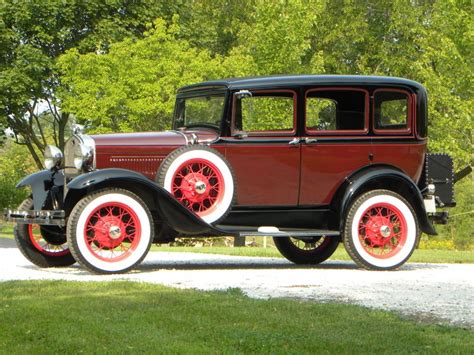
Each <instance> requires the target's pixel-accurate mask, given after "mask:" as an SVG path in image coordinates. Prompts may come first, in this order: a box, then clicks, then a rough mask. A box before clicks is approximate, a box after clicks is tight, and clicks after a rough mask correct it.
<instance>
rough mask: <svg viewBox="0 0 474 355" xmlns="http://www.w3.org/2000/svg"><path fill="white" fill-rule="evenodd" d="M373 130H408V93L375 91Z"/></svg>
mask: <svg viewBox="0 0 474 355" xmlns="http://www.w3.org/2000/svg"><path fill="white" fill-rule="evenodd" d="M374 107H375V110H374V123H375V130H382V131H383V130H405V131H406V130H409V125H408V124H409V120H408V119H409V115H408V114H409V112H408V111H409V110H408V107H409V102H408V95H407V94H405V93H403V92H398V91H376V92H375V95H374Z"/></svg>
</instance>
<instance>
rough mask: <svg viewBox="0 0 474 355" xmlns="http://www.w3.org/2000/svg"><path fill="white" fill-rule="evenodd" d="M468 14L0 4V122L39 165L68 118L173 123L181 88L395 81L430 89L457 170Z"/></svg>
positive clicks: (456, 1) (462, 144)
mask: <svg viewBox="0 0 474 355" xmlns="http://www.w3.org/2000/svg"><path fill="white" fill-rule="evenodd" d="M472 13H473V5H472V2H471V1H470V0H446V1H421V0H377V1H373V0H361V1H343V0H337V1H329V0H276V1H265V0H240V1H232V0H200V1H185V0H177V1H176V0H175V1H171V0H164V1H159V2H158V1H153V0H138V1H130V0H110V1H106V2H104V1H100V0H90V1H81V0H45V1H30V0H28V1H16V0H1V1H0V128H1V129H2V131H3V128H5V127H11V128H12V129H13V130H14V132H15V133H16V134H17V141H18V142H19V143H21V144H25V145H26V147H27V149H28V151H29V153H30V154H31V155H32V157H33V158H34V161H35V162H36V165H38V166H41V159H40V158H41V157H40V154H39V153H38V152H39V151H40V150H41V149H42V148H43V147H44V146H45V145H46V144H47V143H54V144H56V145H58V146H60V147H62V146H63V144H64V139H65V130H66V127H67V125H68V124H69V123H70V121H71V118H74V120H76V121H77V122H79V123H86V124H88V125H89V126H91V127H92V129H93V130H95V131H96V132H109V131H132V130H133V131H135V130H161V129H166V128H169V124H170V122H171V112H172V110H173V105H174V95H175V92H176V89H177V88H178V87H180V86H182V85H186V84H192V83H194V82H199V81H202V80H207V79H216V78H221V77H231V76H246V75H249V76H252V75H269V74H300V73H308V74H326V73H327V74H363V75H388V76H400V77H405V78H409V79H412V80H416V81H418V82H420V83H422V84H423V85H424V86H425V87H426V88H427V89H428V95H429V137H430V141H429V147H430V150H431V151H432V152H441V153H449V154H451V155H452V156H453V157H454V159H455V163H456V167H457V168H459V167H462V166H464V165H466V164H468V163H469V162H471V160H472V147H473V142H472V137H473V135H472V129H473V122H472V114H473V111H472V107H473V92H472V91H473V89H472V87H473V85H472V84H473V70H472V68H473V64H474V63H473V56H472V53H473V49H474V48H473V43H474V41H473V37H474V26H473V21H472ZM1 140H2V136H1V135H0V141H1ZM10 148H11V147H10ZM10 148H9V149H10ZM471 184H472V181H471ZM468 190H469V189H468ZM466 191H467V190H466ZM470 191H472V189H471V190H470ZM462 193H463V191H461V192H459V191H458V195H459V196H461V195H462ZM462 196H464V195H462ZM460 199H461V200H462V201H471V200H472V198H471V199H469V198H464V197H460ZM465 205H466V206H467V205H469V203H466V204H463V206H465ZM463 208H464V207H463ZM466 208H468V207H466ZM463 228H464V227H463ZM464 229H465V228H464Z"/></svg>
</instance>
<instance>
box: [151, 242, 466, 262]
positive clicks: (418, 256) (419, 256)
mask: <svg viewBox="0 0 474 355" xmlns="http://www.w3.org/2000/svg"><path fill="white" fill-rule="evenodd" d="M152 250H155V251H171V252H173V251H174V252H193V253H209V254H224V255H240V256H266V257H277V258H280V257H282V256H281V254H280V253H279V252H278V250H277V249H275V248H274V247H269V248H261V247H245V248H231V247H201V248H198V247H168V246H158V247H152ZM330 260H351V259H350V257H349V255H348V254H347V252H346V250H345V249H344V247H343V246H342V245H340V246H339V248H338V249H337V250H336V252H335V253H334V254H333V256H332V257H331V259H330ZM410 262H416V263H474V252H472V251H469V250H463V251H459V250H432V249H417V250H415V252H414V253H413V255H412V256H411V258H410Z"/></svg>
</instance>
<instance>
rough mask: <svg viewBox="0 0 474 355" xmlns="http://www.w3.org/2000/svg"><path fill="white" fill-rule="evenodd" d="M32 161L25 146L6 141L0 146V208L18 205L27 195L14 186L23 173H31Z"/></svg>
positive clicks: (32, 169) (26, 192)
mask: <svg viewBox="0 0 474 355" xmlns="http://www.w3.org/2000/svg"><path fill="white" fill-rule="evenodd" d="M33 166H34V162H33V160H32V158H31V155H30V154H29V152H28V149H26V147H25V146H20V145H17V144H14V143H13V142H12V141H8V142H7V143H6V144H5V145H4V146H2V147H0V210H2V211H3V209H4V208H7V207H10V208H11V207H15V206H18V205H19V204H20V203H21V201H23V199H24V198H25V197H26V196H27V195H28V193H29V192H28V191H27V190H25V189H16V188H15V186H16V184H17V183H18V181H20V180H21V179H22V178H23V177H24V176H25V175H27V174H31V173H32V172H33V171H34V170H35V169H34V167H33Z"/></svg>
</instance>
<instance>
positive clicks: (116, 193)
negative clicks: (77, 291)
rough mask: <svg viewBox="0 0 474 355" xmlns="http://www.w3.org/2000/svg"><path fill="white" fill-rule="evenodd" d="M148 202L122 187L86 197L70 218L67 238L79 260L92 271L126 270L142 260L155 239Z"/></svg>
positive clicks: (117, 271)
mask: <svg viewBox="0 0 474 355" xmlns="http://www.w3.org/2000/svg"><path fill="white" fill-rule="evenodd" d="M151 221H152V218H151V214H150V211H149V210H148V208H147V206H146V205H145V203H144V202H143V201H142V200H141V199H140V198H139V197H138V196H136V195H135V194H133V193H131V192H129V191H127V190H122V189H106V190H102V191H99V192H96V193H93V194H91V195H89V196H86V197H85V198H83V199H82V200H81V201H79V203H78V204H77V205H76V206H75V207H74V209H73V211H72V212H71V215H70V217H69V221H68V242H69V245H70V249H71V251H72V253H73V255H75V257H76V258H77V260H78V261H79V262H80V263H81V265H83V266H84V267H86V268H87V269H89V270H90V271H92V272H97V273H120V272H126V271H128V270H130V269H131V268H133V267H134V266H135V265H137V264H138V263H139V262H141V261H142V260H143V258H144V257H145V256H146V254H147V253H148V250H149V249H150V245H151V241H152V240H153V235H152V233H153V228H152V223H151Z"/></svg>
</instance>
